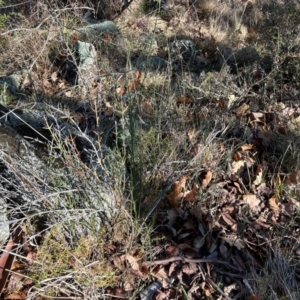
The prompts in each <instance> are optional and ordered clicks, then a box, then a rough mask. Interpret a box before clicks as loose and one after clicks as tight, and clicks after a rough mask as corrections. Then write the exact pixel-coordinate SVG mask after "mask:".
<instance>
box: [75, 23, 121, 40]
mask: <svg viewBox="0 0 300 300" xmlns="http://www.w3.org/2000/svg"><path fill="white" fill-rule="evenodd" d="M75 32H79V33H81V34H82V35H83V36H82V37H85V38H91V39H95V38H99V36H101V34H104V33H109V34H117V33H118V32H119V29H118V27H117V26H116V25H115V23H114V22H112V21H104V22H101V23H97V24H90V25H87V26H85V27H81V28H78V29H76V31H75ZM82 37H81V38H82Z"/></svg>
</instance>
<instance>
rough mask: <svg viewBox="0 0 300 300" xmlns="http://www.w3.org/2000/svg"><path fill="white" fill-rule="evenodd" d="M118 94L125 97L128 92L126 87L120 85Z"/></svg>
mask: <svg viewBox="0 0 300 300" xmlns="http://www.w3.org/2000/svg"><path fill="white" fill-rule="evenodd" d="M117 94H118V95H119V96H120V97H123V96H124V95H125V94H126V88H125V87H118V88H117Z"/></svg>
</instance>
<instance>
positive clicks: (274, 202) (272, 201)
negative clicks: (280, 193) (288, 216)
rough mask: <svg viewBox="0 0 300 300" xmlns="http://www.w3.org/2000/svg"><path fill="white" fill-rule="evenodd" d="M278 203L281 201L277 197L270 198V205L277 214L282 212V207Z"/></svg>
mask: <svg viewBox="0 0 300 300" xmlns="http://www.w3.org/2000/svg"><path fill="white" fill-rule="evenodd" d="M278 203H279V201H278V199H277V198H275V197H272V198H270V199H269V201H268V207H269V209H270V210H271V211H272V212H273V213H274V214H275V216H278V215H279V212H280V207H279V205H278Z"/></svg>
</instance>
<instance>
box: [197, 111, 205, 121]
mask: <svg viewBox="0 0 300 300" xmlns="http://www.w3.org/2000/svg"><path fill="white" fill-rule="evenodd" d="M198 118H199V119H200V120H202V121H203V120H205V119H206V115H205V114H204V113H202V112H200V113H199V114H198Z"/></svg>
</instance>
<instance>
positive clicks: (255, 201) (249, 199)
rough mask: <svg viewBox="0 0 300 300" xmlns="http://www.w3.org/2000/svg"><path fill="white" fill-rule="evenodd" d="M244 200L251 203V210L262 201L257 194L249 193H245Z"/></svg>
mask: <svg viewBox="0 0 300 300" xmlns="http://www.w3.org/2000/svg"><path fill="white" fill-rule="evenodd" d="M243 202H244V203H245V204H248V205H249V208H250V210H252V209H254V208H255V207H257V206H258V205H259V203H260V199H259V198H257V197H256V195H252V194H247V195H243Z"/></svg>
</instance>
